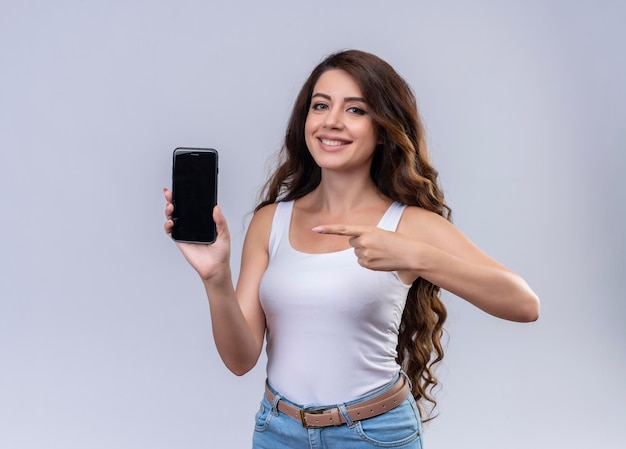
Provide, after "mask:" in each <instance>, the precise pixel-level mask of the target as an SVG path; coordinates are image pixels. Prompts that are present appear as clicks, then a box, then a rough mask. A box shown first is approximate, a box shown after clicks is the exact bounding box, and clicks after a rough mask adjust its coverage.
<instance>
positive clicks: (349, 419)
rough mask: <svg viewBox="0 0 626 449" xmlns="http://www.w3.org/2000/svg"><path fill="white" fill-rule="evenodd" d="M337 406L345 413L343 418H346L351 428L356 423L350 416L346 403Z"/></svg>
mask: <svg viewBox="0 0 626 449" xmlns="http://www.w3.org/2000/svg"><path fill="white" fill-rule="evenodd" d="M337 408H338V409H339V411H340V412H341V414H342V415H343V419H345V420H346V425H347V426H348V427H349V428H353V427H354V426H355V424H356V423H355V422H354V421H352V418H350V415H349V414H348V410H347V409H346V405H345V404H339V405H338V406H337Z"/></svg>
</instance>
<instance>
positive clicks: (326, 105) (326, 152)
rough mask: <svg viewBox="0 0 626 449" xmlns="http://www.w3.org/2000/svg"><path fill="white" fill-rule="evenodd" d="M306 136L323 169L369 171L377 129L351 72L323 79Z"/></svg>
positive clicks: (326, 74)
mask: <svg viewBox="0 0 626 449" xmlns="http://www.w3.org/2000/svg"><path fill="white" fill-rule="evenodd" d="M304 134H305V140H306V144H307V147H308V149H309V151H310V153H311V155H312V156H313V159H315V162H316V163H317V165H319V166H320V167H321V168H322V169H329V170H355V169H358V168H364V169H365V168H366V169H367V170H368V171H369V168H370V165H371V162H372V157H373V154H374V150H375V148H376V144H377V142H378V136H377V133H376V126H375V124H374V121H373V120H372V117H371V115H370V114H369V111H368V105H367V102H366V99H365V98H363V94H362V92H361V89H360V88H359V86H358V85H357V84H356V82H355V81H354V79H353V78H352V77H351V76H350V75H349V74H348V73H347V72H344V71H343V70H338V69H333V70H328V71H326V72H324V73H323V74H322V75H321V76H320V77H319V79H318V80H317V83H316V84H315V87H314V88H313V94H312V95H311V107H310V109H309V111H308V114H307V118H306V123H305V127H304Z"/></svg>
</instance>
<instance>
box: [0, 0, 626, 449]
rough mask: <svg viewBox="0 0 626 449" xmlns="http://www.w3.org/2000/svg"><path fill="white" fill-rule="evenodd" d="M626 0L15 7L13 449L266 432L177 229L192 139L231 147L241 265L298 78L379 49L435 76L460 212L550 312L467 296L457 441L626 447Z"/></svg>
mask: <svg viewBox="0 0 626 449" xmlns="http://www.w3.org/2000/svg"><path fill="white" fill-rule="evenodd" d="M625 21H626V8H625V6H624V3H623V2H618V1H609V0H602V1H592V0H585V1H583V0H579V1H539V0H530V1H523V2H522V1H498V0H475V1H473V2H466V1H463V0H446V1H440V2H427V1H409V0H407V1H389V2H381V1H364V0H358V1H357V0H346V1H336V0H333V1H329V0H319V1H316V2H305V1H299V0H267V1H264V2H252V1H249V2H234V1H233V2H226V1H219V2H217V1H201V0H182V1H181V0H176V1H173V0H172V1H165V0H161V1H156V2H155V1H148V0H143V1H142V0H129V1H124V2H122V1H119V2H111V1H95V0H91V1H90V0H83V1H78V0H57V1H54V2H49V1H36V0H31V1H17V0H2V1H1V2H0V64H1V66H0V147H1V150H0V167H1V174H2V176H0V188H1V192H2V202H1V205H0V232H1V234H2V236H3V240H2V250H1V252H0V258H1V259H0V260H1V263H2V266H1V270H0V295H1V298H2V299H1V301H0V447H2V448H11V449H25V448H28V449H31V448H48V449H52V448H63V449H72V448H85V447H88V448H91V449H97V448H133V449H137V448H150V449H161V448H164V449H165V448H168V449H169V448H175V447H184V448H189V449H192V448H201V447H205V448H206V447H211V448H215V447H232V448H246V447H249V445H250V439H251V434H252V426H253V416H254V413H255V411H256V409H257V406H258V402H259V400H260V397H261V394H262V386H263V380H264V360H263V359H262V360H261V361H260V362H259V365H258V366H257V367H256V368H255V369H254V370H253V371H252V372H251V373H249V374H247V375H246V376H244V377H242V378H237V377H235V376H233V375H232V374H230V373H229V372H228V371H227V370H226V369H225V368H224V367H223V365H222V363H221V361H220V360H219V357H218V356H217V354H216V351H215V348H214V344H213V341H212V337H211V328H210V319H209V314H208V307H207V304H206V299H205V297H204V293H203V290H202V287H201V284H200V282H199V280H198V279H197V277H196V275H195V273H194V272H193V270H192V269H191V268H190V267H189V266H188V265H187V264H186V262H185V261H184V260H183V258H182V256H181V255H180V254H179V253H178V251H177V250H176V248H175V246H174V245H173V244H172V242H171V241H170V240H169V239H168V238H167V237H166V236H165V235H164V233H163V232H162V223H163V212H162V211H163V199H162V194H161V188H162V187H164V186H168V185H169V182H170V179H169V177H170V169H171V152H172V150H173V149H174V147H176V146H185V145H188V146H212V147H215V148H217V149H218V150H219V151H220V163H221V168H220V202H221V203H222V205H223V209H224V211H225V214H226V216H227V218H228V219H229V224H230V228H231V232H232V234H233V268H234V273H235V275H237V272H238V264H239V252H240V250H241V244H242V238H243V235H244V232H245V226H246V223H247V221H248V220H249V218H250V215H249V214H250V211H251V209H252V208H253V207H254V205H255V199H256V196H257V193H258V190H259V187H260V186H261V185H262V183H263V181H264V180H265V176H266V173H267V171H268V169H269V167H270V166H271V161H272V155H273V154H274V152H275V151H276V150H277V149H278V148H279V146H280V143H281V138H282V135H283V132H284V127H285V123H286V120H287V118H288V115H289V112H290V108H291V104H292V102H293V100H294V98H295V94H296V92H297V91H298V89H299V88H300V86H301V83H302V82H303V81H304V79H305V77H306V76H307V74H308V73H309V71H310V70H311V69H312V68H313V66H314V65H315V64H316V63H317V62H319V60H320V59H321V58H322V57H323V56H325V55H326V54H328V53H329V52H331V51H335V50H338V49H343V48H359V49H363V50H367V51H371V52H374V53H376V54H378V55H380V56H381V57H383V58H384V59H386V60H387V61H389V62H390V63H391V64H392V65H394V66H395V67H396V69H397V70H398V71H399V72H400V73H401V74H402V75H403V76H404V77H405V78H406V79H407V80H408V81H409V83H410V84H411V85H412V86H413V87H414V89H415V91H416V94H417V97H418V99H419V101H420V106H421V112H422V114H423V117H424V120H425V122H426V125H427V128H428V133H429V140H430V144H431V151H432V158H433V160H434V162H435V164H436V166H437V167H438V169H439V170H440V173H441V181H442V184H443V187H444V190H445V192H446V195H447V198H448V201H449V203H450V204H451V206H452V207H453V211H454V219H455V223H456V224H457V225H458V226H459V227H460V228H461V229H462V230H463V231H464V232H465V233H466V234H467V235H468V236H469V237H470V238H471V239H473V240H474V241H475V242H476V243H477V244H479V245H480V246H481V247H483V248H484V249H485V250H487V251H488V252H489V253H491V254H492V255H493V256H495V257H496V258H498V259H499V260H500V261H502V262H503V263H505V264H506V265H508V266H510V267H511V268H513V269H515V270H516V271H518V272H520V273H521V274H522V275H523V276H524V277H525V278H526V279H527V280H528V282H529V283H530V284H531V285H532V286H533V287H534V289H535V290H536V291H537V293H538V294H539V295H540V297H541V299H542V307H543V308H542V316H541V318H540V320H539V321H538V322H537V323H533V324H525V325H522V324H515V323H509V322H505V321H500V320H497V319H495V318H493V317H490V316H488V315H485V314H484V313H482V312H480V311H478V310H476V309H474V308H473V307H471V306H469V305H467V304H466V303H464V302H463V301H462V300H459V299H458V298H455V297H452V296H450V295H447V296H446V303H447V304H448V306H449V309H450V319H449V322H448V331H449V334H450V338H449V344H448V350H447V356H446V359H445V363H444V364H442V366H441V369H440V376H441V379H442V382H443V389H442V390H441V392H440V394H439V407H438V410H439V412H440V415H439V417H438V418H437V419H436V420H434V421H433V422H432V423H430V424H429V425H428V426H427V427H426V433H425V442H426V447H427V448H429V449H435V448H459V447H467V448H480V449H490V448H498V449H501V448H508V449H516V448H526V447H535V448H555V447H569V448H583V447H595V448H606V449H611V448H618V447H622V446H621V445H620V442H621V441H622V440H623V438H622V429H623V422H624V418H626V412H625V407H624V404H625V403H626V387H625V382H624V379H626V360H625V354H626V351H625V349H626V344H625V341H626V338H625V337H626V335H625V334H626V332H625V331H624V326H623V322H624V320H625V319H626V306H625V305H624V304H625V301H624V295H623V293H622V290H621V289H620V287H621V282H620V281H621V280H622V279H623V271H624V266H625V265H626V264H625V263H626V260H625V254H626V245H625V243H624V237H623V232H624V229H625V228H626V226H625V219H624V206H625V204H626V201H625V195H624V192H625V191H626V185H625V182H624V180H623V177H621V172H622V171H623V169H624V165H625V164H624V156H623V151H624V146H625V144H626V134H625V131H624V130H625V129H626V127H625V124H626V88H625V84H624V79H626V52H624V42H625V40H626V32H625V31H624V27H623V24H624V23H625Z"/></svg>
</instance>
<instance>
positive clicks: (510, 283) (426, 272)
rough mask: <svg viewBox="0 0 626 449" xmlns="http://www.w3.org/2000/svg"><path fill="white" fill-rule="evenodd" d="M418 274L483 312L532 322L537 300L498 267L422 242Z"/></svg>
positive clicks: (517, 279) (514, 276) (519, 280)
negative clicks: (465, 258) (467, 259)
mask: <svg viewBox="0 0 626 449" xmlns="http://www.w3.org/2000/svg"><path fill="white" fill-rule="evenodd" d="M420 254H421V257H420V258H419V262H418V266H417V269H416V270H415V272H416V274H418V276H421V277H422V278H424V279H426V280H428V281H429V282H432V283H433V284H435V285H438V286H439V287H441V288H443V289H445V290H447V291H449V292H451V293H453V294H455V295H456V296H459V297H461V298H463V299H465V300H467V301H468V302H470V303H472V304H473V305H475V306H476V307H478V308H480V309H482V310H484V311H485V312H487V313H489V314H491V315H494V316H496V317H499V318H503V319H507V320H511V321H521V322H526V321H535V320H536V319H537V318H538V315H539V299H538V298H537V295H535V293H534V292H533V291H532V290H531V289H530V287H529V286H528V284H527V283H526V282H525V281H524V280H523V279H522V278H521V277H520V276H518V275H517V274H515V273H513V272H511V271H510V270H507V269H506V268H504V267H501V266H495V265H493V264H487V263H485V264H483V263H477V262H473V261H472V262H470V261H466V260H463V259H461V258H460V257H457V256H454V255H451V254H449V253H447V252H445V251H442V250H439V249H437V248H435V247H433V246H429V245H422V248H421V250H420Z"/></svg>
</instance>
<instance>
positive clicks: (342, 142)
mask: <svg viewBox="0 0 626 449" xmlns="http://www.w3.org/2000/svg"><path fill="white" fill-rule="evenodd" d="M319 140H320V142H322V143H323V144H324V145H326V146H329V147H339V146H341V145H347V144H349V143H350V142H349V141H347V140H334V139H324V138H320V139H319Z"/></svg>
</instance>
